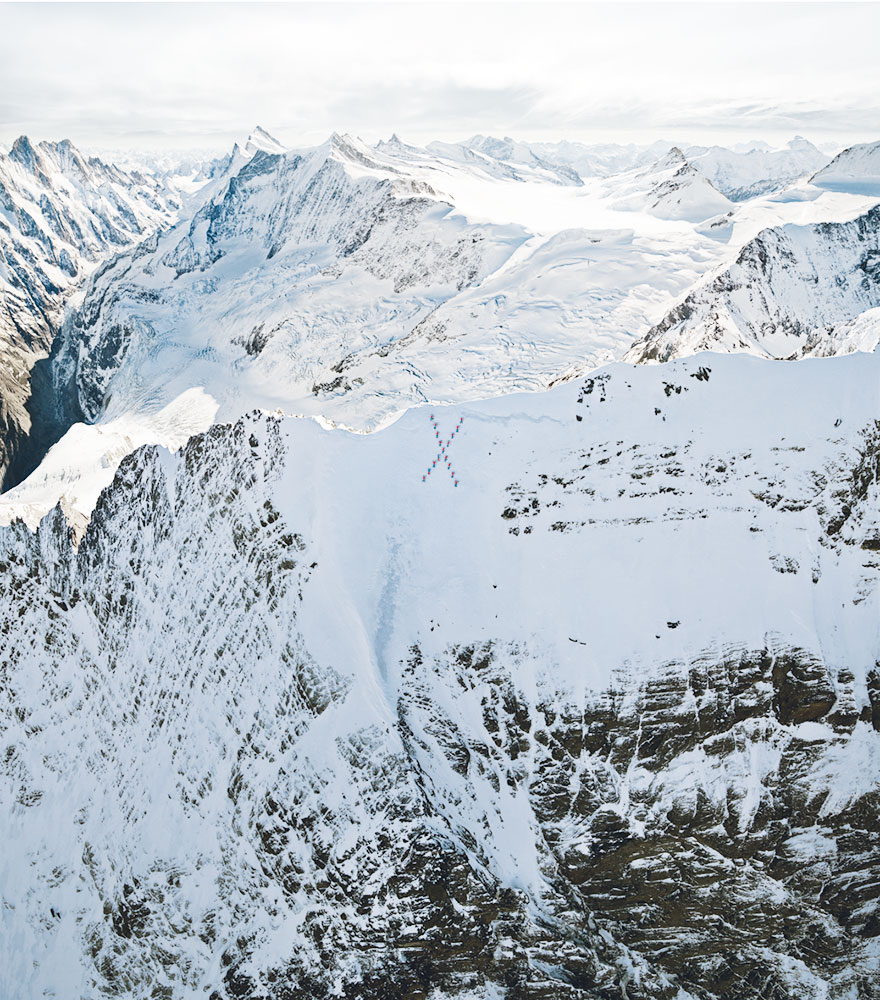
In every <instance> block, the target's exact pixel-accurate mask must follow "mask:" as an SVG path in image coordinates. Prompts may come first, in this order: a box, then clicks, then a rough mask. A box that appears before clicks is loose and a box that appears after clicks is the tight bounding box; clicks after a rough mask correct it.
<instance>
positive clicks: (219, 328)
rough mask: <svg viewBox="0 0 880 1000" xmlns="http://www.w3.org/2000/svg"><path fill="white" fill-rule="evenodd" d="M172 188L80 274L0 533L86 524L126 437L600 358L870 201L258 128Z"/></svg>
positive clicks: (528, 383)
mask: <svg viewBox="0 0 880 1000" xmlns="http://www.w3.org/2000/svg"><path fill="white" fill-rule="evenodd" d="M484 145H487V147H488V146H490V145H491V144H490V143H488V141H486V142H484ZM522 159H524V160H527V157H526V156H525V154H523V155H522ZM190 187H191V189H190V190H189V191H188V192H187V193H186V194H185V196H184V198H183V209H182V214H183V216H184V218H183V220H182V221H181V222H180V223H179V224H178V225H177V226H176V227H174V228H172V229H170V230H168V231H167V232H164V233H162V234H159V233H158V232H157V233H155V234H154V235H153V236H152V237H151V238H150V239H149V240H146V241H144V242H143V243H141V244H140V245H139V246H138V247H137V248H136V249H134V250H131V251H126V252H123V253H122V254H120V255H119V256H118V257H117V258H116V259H114V260H113V261H110V262H108V264H107V265H106V266H105V267H103V268H102V269H101V270H100V271H99V272H98V273H97V274H96V275H95V276H94V277H93V278H92V280H91V282H90V285H89V288H88V289H87V291H86V294H85V300H84V302H83V304H82V306H81V308H79V310H78V311H77V313H76V315H75V316H73V317H72V318H71V320H70V322H69V324H68V326H67V328H66V330H65V333H64V336H63V337H62V338H61V341H60V342H59V344H58V345H57V348H56V351H55V356H54V358H53V361H52V364H51V366H50V374H51V378H52V380H53V384H54V386H55V388H56V392H55V397H56V398H58V399H61V400H66V401H67V403H66V405H67V412H68V414H69V417H68V420H67V425H68V426H70V430H69V431H68V433H67V435H65V437H64V438H63V439H62V441H61V442H60V444H59V445H58V447H57V448H55V449H53V450H52V451H51V452H50V453H49V454H48V455H47V456H46V459H45V460H44V461H43V462H42V463H41V465H40V468H39V469H38V470H37V471H36V472H35V473H34V475H32V476H31V477H29V478H28V480H27V481H26V482H24V483H22V484H21V485H20V486H19V487H16V489H14V490H12V491H10V492H7V493H6V494H5V495H4V496H3V498H2V500H0V520H3V521H7V520H9V519H11V518H12V517H15V516H24V517H26V518H27V520H28V522H29V523H31V524H35V523H36V522H37V521H38V520H39V519H40V517H42V516H43V514H44V513H46V511H48V510H50V509H51V508H52V507H53V506H54V505H55V504H56V503H57V502H59V500H60V501H62V502H63V504H64V507H65V510H66V511H67V512H68V514H69V515H70V516H71V517H74V518H75V519H77V518H78V519H79V521H80V522H82V523H84V522H83V519H85V518H87V517H88V514H89V512H90V510H91V508H92V506H93V505H94V503H95V501H96V500H97V497H98V494H99V492H100V490H101V489H102V488H103V487H105V486H106V485H108V483H109V482H110V480H111V478H112V475H113V471H114V469H115V468H116V465H117V464H118V462H119V461H120V459H121V458H122V457H123V456H124V455H125V454H127V453H129V452H130V451H132V450H133V449H134V448H135V447H137V446H139V445H142V444H148V443H156V444H162V445H165V446H167V447H171V448H177V447H179V446H181V445H182V444H183V443H184V442H185V441H186V440H187V438H188V437H189V436H190V435H191V434H193V433H197V432H199V431H202V430H205V429H206V428H207V427H209V426H210V425H211V424H212V423H213V422H216V421H234V420H236V419H238V417H240V416H241V415H242V414H243V413H246V412H248V411H250V410H251V409H253V408H269V409H279V408H280V409H281V410H282V411H284V412H286V413H303V414H309V415H313V416H317V417H320V418H321V419H323V420H326V421H330V422H331V423H333V424H337V425H342V426H347V427H350V428H354V429H357V430H363V431H369V430H372V429H375V428H377V427H381V426H382V425H383V424H384V423H386V422H387V421H389V420H391V419H393V418H394V417H395V416H396V415H397V414H399V413H400V412H401V411H402V410H404V409H406V408H407V407H410V406H413V405H419V404H421V403H423V402H447V403H448V402H453V401H456V400H458V401H464V400H468V399H476V398H485V397H487V396H492V395H496V394H498V393H503V392H511V391H516V390H522V389H543V388H546V387H547V386H549V385H552V384H554V383H555V382H556V381H558V380H559V379H562V378H567V377H570V376H571V375H572V373H577V372H583V371H588V370H590V369H592V368H595V367H596V366H598V365H601V364H603V363H606V362H608V361H610V360H613V359H615V358H619V357H621V356H622V355H623V354H624V353H625V352H626V351H627V350H628V349H629V348H630V347H631V346H632V344H633V341H637V340H638V339H639V338H641V337H643V336H644V335H645V334H647V333H648V331H649V330H651V328H652V326H654V325H655V324H657V323H659V322H660V321H661V320H662V319H663V317H664V315H666V314H667V313H668V312H669V310H670V309H672V308H673V307H674V305H675V303H676V301H677V300H678V301H680V299H681V297H682V296H686V295H687V294H688V292H689V291H690V290H691V289H692V288H693V287H694V286H695V285H697V284H698V283H699V282H700V280H701V279H702V278H705V277H706V276H707V275H710V274H712V273H715V272H717V271H718V270H719V269H723V268H724V267H725V266H727V265H730V264H732V263H733V262H734V260H735V259H736V256H737V254H738V253H739V250H740V249H741V247H742V246H743V244H744V243H747V242H748V241H749V240H751V239H752V238H754V237H755V235H756V234H757V233H758V232H759V231H760V230H761V229H763V228H764V227H766V226H767V225H768V224H779V223H780V222H782V223H785V222H786V221H788V220H797V221H799V222H813V221H816V220H821V221H825V220H828V219H834V220H836V219H840V218H844V219H847V218H853V217H855V216H857V215H858V214H859V212H860V211H864V209H865V207H866V206H870V205H872V204H873V203H874V202H873V200H872V199H871V198H870V197H868V196H865V195H857V194H841V193H835V192H829V191H823V190H822V189H821V188H817V187H812V186H810V185H806V184H801V185H800V187H798V186H795V187H793V188H790V189H788V190H787V192H786V193H785V194H784V196H782V197H780V196H777V195H773V196H769V197H766V198H754V199H751V200H749V201H748V202H745V203H741V204H735V203H732V202H729V201H728V200H727V199H726V198H724V196H723V195H721V194H720V193H719V192H718V191H716V190H715V189H714V188H713V187H712V185H711V183H710V182H709V181H707V180H706V179H705V177H703V176H702V175H701V174H700V173H699V171H697V170H695V169H694V168H693V165H692V164H691V163H690V161H688V160H687V158H686V157H685V156H684V155H683V154H682V152H681V151H680V150H679V149H677V148H674V149H672V150H670V151H667V153H666V154H665V155H664V156H663V157H661V158H660V160H658V161H655V162H653V163H651V164H650V165H649V166H647V167H640V168H636V169H634V170H628V171H625V172H623V173H621V174H618V175H616V176H613V177H601V178H592V179H589V180H588V181H585V182H584V183H583V184H582V185H572V184H561V183H559V177H558V176H555V175H554V176H549V175H548V171H547V168H546V167H545V166H544V165H542V164H541V163H533V162H523V163H516V164H514V163H511V162H507V161H504V160H500V159H497V158H495V157H494V156H490V155H488V154H487V153H484V152H479V151H476V150H473V149H470V148H469V147H466V146H450V145H448V144H447V145H439V144H431V146H430V147H428V148H426V149H422V148H419V147H415V146H412V145H408V144H406V143H404V142H402V141H401V140H400V139H398V138H397V137H396V136H394V137H392V139H391V140H389V141H387V142H380V143H379V144H377V145H376V146H375V147H372V146H369V145H367V144H365V143H363V142H361V141H360V140H357V139H355V138H352V137H349V136H338V135H337V136H333V137H331V138H330V139H329V140H328V141H327V142H326V143H324V144H323V145H321V146H319V147H316V148H312V149H301V150H288V151H284V147H283V146H282V144H281V143H279V142H277V140H274V139H273V138H272V137H271V136H269V135H268V133H266V132H265V131H264V130H261V129H257V130H256V131H255V132H254V133H253V134H252V136H251V137H250V138H249V139H248V141H247V142H246V143H244V144H243V145H242V146H236V147H235V148H234V149H233V150H232V152H231V153H230V154H229V155H228V156H226V157H223V158H221V159H219V160H217V161H215V162H214V163H213V164H212V165H211V166H210V168H207V169H204V170H203V171H201V172H200V173H199V174H198V176H197V177H195V178H193V180H192V184H191V186H190ZM722 210H723V212H722ZM717 212H722V214H713V213H717ZM707 216H710V217H709V218H707ZM848 318H852V317H848ZM869 326H870V324H868V325H867V326H866V325H865V324H864V323H862V324H861V325H860V327H859V329H858V330H853V331H848V332H847V333H846V334H843V336H844V337H845V338H847V342H858V343H862V342H863V341H864V338H865V337H866V336H867V335H868V332H869ZM78 413H82V414H83V415H84V416H85V418H86V422H85V423H83V422H82V421H78V420H77V414H78ZM60 423H61V422H60V421H59V422H57V423H56V424H55V425H53V426H55V427H58V426H59V424H60ZM62 429H63V428H62ZM55 436H56V437H57V436H58V435H57V434H56V435H55Z"/></svg>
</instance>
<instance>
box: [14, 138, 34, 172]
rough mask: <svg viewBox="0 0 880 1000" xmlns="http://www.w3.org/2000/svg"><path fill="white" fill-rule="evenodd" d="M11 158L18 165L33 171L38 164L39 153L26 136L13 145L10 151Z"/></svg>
mask: <svg viewBox="0 0 880 1000" xmlns="http://www.w3.org/2000/svg"><path fill="white" fill-rule="evenodd" d="M9 158H10V159H11V160H15V162H16V163H18V164H20V165H21V166H23V167H25V168H26V169H28V170H31V171H33V170H34V168H35V166H36V163H37V158H38V157H37V151H36V150H35V149H34V147H33V145H32V144H31V141H30V139H28V137H27V136H26V135H20V136H19V137H18V138H17V139H16V140H15V142H14V143H13V144H12V149H10V151H9Z"/></svg>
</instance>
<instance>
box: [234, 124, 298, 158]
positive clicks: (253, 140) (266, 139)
mask: <svg viewBox="0 0 880 1000" xmlns="http://www.w3.org/2000/svg"><path fill="white" fill-rule="evenodd" d="M257 150H262V151H263V152H264V153H286V152H287V147H286V146H284V145H282V143H280V142H279V141H278V140H277V139H276V138H275V136H273V135H270V134H269V133H268V132H267V131H266V130H265V129H264V128H263V127H262V125H257V127H256V128H255V129H254V130H253V132H251V134H250V135H249V136H248V138H247V142H246V143H245V145H244V151H245V153H248V154H249V155H253V154H254V153H256V152H257Z"/></svg>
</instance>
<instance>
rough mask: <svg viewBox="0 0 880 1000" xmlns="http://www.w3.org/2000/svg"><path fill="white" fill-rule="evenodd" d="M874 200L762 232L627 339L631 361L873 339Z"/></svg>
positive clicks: (795, 349)
mask: <svg viewBox="0 0 880 1000" xmlns="http://www.w3.org/2000/svg"><path fill="white" fill-rule="evenodd" d="M878 307H880V206H876V207H874V208H872V209H871V210H870V211H868V212H867V213H866V214H865V215H863V216H860V217H859V218H857V219H855V220H853V221H852V222H842V223H821V224H818V225H809V226H796V225H787V226H782V227H779V228H775V229H767V230H765V231H764V232H762V233H761V234H760V235H758V236H757V237H756V238H755V239H754V240H752V241H751V242H750V243H748V244H747V245H746V246H745V247H744V248H743V250H742V252H741V253H740V255H739V257H738V258H737V260H736V263H734V264H733V265H732V266H731V267H729V268H727V269H726V270H724V271H722V272H721V273H720V274H718V275H717V276H715V277H713V278H711V279H710V280H708V281H707V282H705V283H704V284H701V285H699V286H698V287H697V288H695V289H694V291H692V292H691V293H690V294H689V295H688V296H687V297H686V298H685V299H684V301H683V302H681V303H680V304H679V305H678V306H676V307H675V308H674V309H672V310H671V311H670V312H669V314H668V315H667V316H666V317H665V318H664V319H663V320H662V321H661V322H660V323H658V324H657V326H655V327H654V328H653V329H652V330H650V331H649V333H648V334H647V335H646V336H645V337H644V338H643V339H642V340H640V341H639V342H638V343H637V344H635V345H634V346H633V347H632V348H631V349H630V351H629V353H628V355H627V357H628V359H629V360H631V361H637V362H644V361H668V360H669V359H670V358H676V357H681V356H683V355H687V354H694V353H696V352H698V351H706V350H711V351H746V352H749V353H752V354H758V355H760V356H762V357H769V358H782V359H793V358H800V357H806V356H809V355H830V354H845V353H848V352H850V351H855V350H863V351H872V350H874V348H875V347H876V346H877V344H878V343H880V326H878V325H877V323H876V319H875V318H874V317H873V316H870V317H866V319H865V320H863V321H861V322H859V323H858V324H856V325H855V326H854V325H853V324H854V323H855V321H856V320H857V319H858V318H859V317H860V316H861V314H863V313H866V312H869V311H872V310H876V309H877V308H878Z"/></svg>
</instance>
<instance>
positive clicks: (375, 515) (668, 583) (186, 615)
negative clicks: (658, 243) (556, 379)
mask: <svg viewBox="0 0 880 1000" xmlns="http://www.w3.org/2000/svg"><path fill="white" fill-rule="evenodd" d="M878 362H880V359H878V358H876V357H875V356H864V357H849V358H839V359H827V360H822V361H808V362H804V363H802V364H800V365H796V366H782V365H775V364H772V363H768V362H762V361H760V360H757V359H753V358H745V357H719V356H709V355H702V356H700V357H697V358H693V359H688V360H685V361H679V362H673V363H671V364H669V365H667V366H664V367H663V368H659V367H654V368H645V367H643V368H638V367H636V368H632V367H629V366H625V365H618V366H613V367H611V368H609V369H607V370H604V371H601V372H598V373H595V374H594V375H593V376H591V377H589V378H580V379H577V380H575V381H573V382H572V383H570V384H567V385H562V386H559V387H558V388H556V389H554V390H552V391H551V392H549V393H544V394H540V395H530V396H513V397H507V398H504V399H497V400H494V401H490V402H486V403H481V404H473V405H470V406H468V407H466V408H465V409H463V410H461V409H458V408H456V409H454V410H452V411H449V410H447V409H446V408H439V409H437V410H435V411H434V414H435V417H436V419H437V421H438V423H439V425H440V427H441V429H443V430H444V431H446V430H447V428H449V429H451V427H452V426H453V425H454V423H455V421H456V419H457V418H458V417H459V416H460V415H462V414H463V415H464V418H465V422H464V424H463V426H462V431H461V433H460V434H459V435H458V436H457V438H456V441H455V443H454V445H453V447H452V448H451V450H450V454H451V457H452V460H453V461H454V464H455V467H456V471H457V473H458V475H459V477H460V486H459V487H457V488H455V487H453V486H452V482H451V480H450V479H449V478H447V477H438V476H436V475H435V476H433V477H432V478H430V479H429V480H428V481H427V482H424V483H423V482H422V475H424V469H425V466H426V465H427V464H429V463H430V462H431V461H432V456H433V453H434V450H435V447H436V445H435V444H434V437H433V434H432V430H431V425H430V423H429V420H428V412H426V411H425V410H412V411H410V412H409V413H407V414H406V415H405V416H403V417H402V418H401V419H400V420H399V421H398V422H397V423H396V424H394V425H393V426H392V427H390V428H387V429H386V430H384V431H383V432H381V433H379V434H373V435H368V436H359V435H349V434H346V433H344V432H340V431H336V432H329V431H325V430H321V429H320V428H319V427H318V426H316V425H315V424H313V423H311V422H306V421H301V420H290V419H288V420H278V419H274V418H269V417H265V416H253V417H249V418H246V419H243V420H241V421H239V422H238V423H236V424H235V425H234V426H218V427H215V428H213V429H211V430H210V431H209V432H207V433H206V434H204V435H200V436H198V437H196V438H193V440H192V441H191V442H190V443H189V444H188V445H187V446H186V448H185V449H183V450H182V451H181V452H180V453H179V454H178V455H176V456H173V455H170V454H168V453H166V452H162V451H161V450H159V449H156V448H145V449H141V450H139V451H137V452H135V453H134V454H133V455H131V456H130V457H129V458H128V459H126V460H125V461H124V462H123V464H122V465H121V467H120V469H119V471H118V473H117V475H116V478H115V480H114V482H113V485H112V486H111V487H110V488H109V489H108V490H107V491H105V492H104V494H103V495H102V497H101V500H100V502H99V504H98V507H97V509H96V510H95V513H94V515H93V516H92V519H91V522H90V524H89V527H88V529H87V531H86V533H85V536H84V537H83V539H82V541H81V542H80V544H79V546H78V548H75V547H74V546H73V545H72V544H71V538H70V533H69V529H68V527H67V524H66V522H65V520H64V519H63V517H62V516H61V515H60V513H58V512H56V513H54V514H52V515H50V516H49V517H47V518H46V519H45V520H44V522H43V524H42V525H41V527H40V529H39V531H38V532H37V533H35V534H34V533H31V532H30V531H29V530H27V529H26V528H25V527H24V526H23V525H21V524H20V523H19V524H16V525H13V526H12V527H10V528H7V529H3V530H2V532H0V562H2V567H0V568H2V574H0V587H2V588H3V595H2V596H3V601H2V603H0V607H2V609H3V610H2V612H0V691H2V695H3V697H2V699H0V718H2V720H3V721H2V732H3V734H4V741H5V742H4V746H3V748H2V755H0V760H2V765H0V823H2V830H0V834H2V839H3V843H4V852H3V854H2V859H0V874H2V878H0V886H2V893H3V900H2V906H0V949H2V954H0V958H2V961H0V993H3V994H4V995H16V996H22V995H46V994H48V995H51V994H53V993H54V994H55V995H59V996H60V995H65V996H67V995H76V996H80V997H83V998H86V997H101V996H120V997H132V998H134V997H138V998H140V997H144V998H146V997H151V998H153V997H169V998H178V997H181V998H182V997H188V996H196V995H198V996H205V995H207V996H211V997H215V998H223V1000H225V998H232V997H237V998H245V997H247V998H253V1000H256V998H258V997H259V998H264V997H265V998H269V997H271V998H308V997H315V998H317V997H321V998H323V997H325V996H328V995H336V996H347V997H351V998H358V1000H374V998H375V1000H379V998H383V1000H387V998H401V1000H403V998H407V1000H416V998H422V1000H424V998H427V997H430V998H431V1000H441V998H446V997H456V998H464V997H468V998H474V1000H476V998H477V997H480V998H483V997H498V998H500V997H506V998H530V1000H532V998H534V1000H537V998H542V1000H561V998H566V1000H572V998H584V1000H586V998H588V997H589V998H594V997H603V998H608V1000H610V998H612V997H613V998H615V1000H616V998H618V997H620V996H622V995H625V996H627V997H629V998H632V1000H637V998H652V1000H653V998H669V1000H672V998H676V1000H685V998H687V997H694V998H700V1000H706V998H716V997H717V998H719V1000H720V998H722V997H723V998H725V1000H729V998H733V997H737V998H743V1000H746V998H748V1000H753V998H767V1000H770V998H773V1000H783V998H786V1000H787V998H790V1000H804V998H806V997H811V998H816V1000H818V998H820V997H822V998H835V1000H837V998H841V1000H842V998H847V1000H868V998H870V1000H874V998H876V997H878V996H880V993H878V990H877V982H878V972H880V969H878V965H880V946H878V942H880V923H878V895H880V893H878V885H880V883H878V878H877V874H878V865H880V845H878V832H877V825H876V815H877V808H878V805H880V802H878V798H880V780H878V775H880V681H878V672H877V667H876V666H875V663H876V660H877V658H878V654H880V647H878V645H877V632H876V622H877V620H878V611H880V607H878V592H877V571H878V566H880V521H878V499H880V497H878V472H880V467H878V462H880V429H878V425H877V409H876V386H877V378H878V374H880V368H878Z"/></svg>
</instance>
